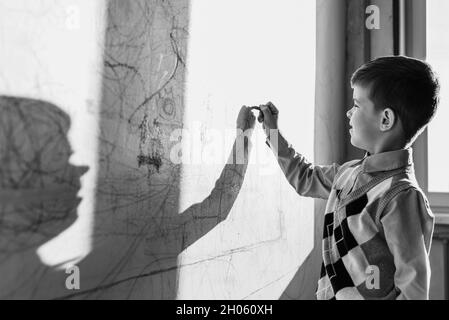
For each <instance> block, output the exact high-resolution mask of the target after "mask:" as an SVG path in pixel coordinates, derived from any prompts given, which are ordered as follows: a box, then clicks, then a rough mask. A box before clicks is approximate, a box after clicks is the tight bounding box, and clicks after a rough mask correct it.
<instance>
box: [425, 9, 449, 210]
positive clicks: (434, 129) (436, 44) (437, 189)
mask: <svg viewBox="0 0 449 320" xmlns="http://www.w3.org/2000/svg"><path fill="white" fill-rule="evenodd" d="M448 10H449V2H448V1H444V0H432V1H427V3H426V60H427V61H428V62H429V63H430V64H431V65H432V66H433V67H434V69H435V71H436V72H437V74H438V77H439V80H440V85H441V91H440V99H441V100H440V105H439V109H438V111H437V114H436V116H435V119H434V120H433V122H432V124H431V125H430V126H429V128H428V135H427V157H428V160H427V191H428V193H429V199H430V202H431V204H432V206H433V209H434V211H435V213H443V212H449V167H448V166H447V156H448V151H447V148H446V147H445V143H444V141H445V138H447V137H448V136H449V127H448V126H447V122H448V120H449V38H448V37H447V30H448V29H449V20H448V19H447V17H446V15H447V12H448Z"/></svg>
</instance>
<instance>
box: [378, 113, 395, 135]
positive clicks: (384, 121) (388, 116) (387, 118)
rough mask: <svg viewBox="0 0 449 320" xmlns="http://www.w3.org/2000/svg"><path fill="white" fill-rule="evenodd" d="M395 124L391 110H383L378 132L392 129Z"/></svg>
mask: <svg viewBox="0 0 449 320" xmlns="http://www.w3.org/2000/svg"><path fill="white" fill-rule="evenodd" d="M395 123H396V115H395V113H394V111H393V109H391V108H385V109H384V110H383V111H382V114H381V120H380V130H381V131H388V130H390V129H391V128H393V126H394V124H395Z"/></svg>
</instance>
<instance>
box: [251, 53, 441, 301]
mask: <svg viewBox="0 0 449 320" xmlns="http://www.w3.org/2000/svg"><path fill="white" fill-rule="evenodd" d="M351 87H352V88H353V99H354V106H353V107H352V108H351V109H350V110H349V111H348V112H347V117H348V118H349V125H350V127H351V129H350V135H351V144H352V145H354V146H355V147H357V148H360V149H363V150H365V151H366V155H365V157H364V158H363V159H360V160H354V161H349V162H347V163H345V164H343V165H338V164H332V165H328V166H317V165H312V164H311V163H309V162H308V161H307V160H306V159H305V158H304V157H303V156H302V155H300V154H298V153H296V152H295V150H294V149H293V148H292V146H291V145H289V144H288V142H287V141H286V140H285V138H284V137H283V136H282V134H281V133H280V132H279V131H278V125H277V122H278V121H277V120H278V110H277V109H276V107H275V106H274V105H273V104H272V103H271V102H270V103H268V104H267V105H261V106H260V108H261V116H259V122H263V127H264V129H265V132H266V134H267V137H268V138H269V139H267V144H268V145H269V146H270V147H271V148H272V150H273V151H274V152H275V154H277V160H278V163H279V165H280V167H281V169H282V171H283V172H284V174H285V176H286V177H287V179H288V181H289V182H290V184H291V185H292V186H293V187H294V188H295V189H296V191H297V192H298V193H299V194H300V195H302V196H307V197H314V198H323V199H328V202H327V205H326V213H325V216H324V229H323V240H322V258H323V262H322V265H321V275H320V279H319V281H318V288H317V292H316V295H317V298H318V299H320V300H321V299H428V296H429V283H430V266H429V257H428V254H429V250H430V244H431V239H432V233H433V226H434V216H433V214H432V212H431V210H430V207H429V203H428V201H427V199H426V196H425V195H424V193H423V191H422V190H421V189H420V187H419V186H418V184H417V181H416V178H415V175H414V171H413V160H412V149H411V148H410V146H411V145H412V143H413V142H414V141H415V139H416V138H417V136H418V135H419V134H420V133H421V132H422V131H423V130H424V128H425V127H426V126H427V124H428V123H429V121H430V120H431V119H432V118H433V116H434V114H435V111H436V107H437V105H438V100H439V99H438V92H439V84H438V80H437V79H436V77H435V75H434V73H433V71H432V69H431V67H430V66H429V65H428V64H427V63H425V62H422V61H420V60H417V59H412V58H408V57H403V56H394V57H382V58H378V59H375V60H373V61H371V62H368V63H366V64H365V65H363V66H362V67H360V68H359V69H358V70H357V71H356V72H355V73H354V74H353V76H352V78H351ZM262 115H263V117H262ZM270 134H271V137H270ZM274 137H276V138H274ZM373 277H374V278H373Z"/></svg>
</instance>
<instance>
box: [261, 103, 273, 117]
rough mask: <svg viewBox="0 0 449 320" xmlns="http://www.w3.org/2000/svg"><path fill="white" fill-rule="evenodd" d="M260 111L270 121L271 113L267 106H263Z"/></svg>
mask: <svg viewBox="0 0 449 320" xmlns="http://www.w3.org/2000/svg"><path fill="white" fill-rule="evenodd" d="M260 111H261V112H262V115H263V118H264V119H268V118H269V117H270V116H271V111H270V110H269V109H268V107H267V106H266V105H261V106H260Z"/></svg>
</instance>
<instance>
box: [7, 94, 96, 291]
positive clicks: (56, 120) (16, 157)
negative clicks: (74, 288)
mask: <svg viewBox="0 0 449 320" xmlns="http://www.w3.org/2000/svg"><path fill="white" fill-rule="evenodd" d="M69 128H70V118H69V116H68V115H67V114H66V113H65V112H63V111H62V110H61V109H59V108H58V107H57V106H55V105H53V104H51V103H48V102H45V101H40V100H35V99H28V98H19V97H9V96H0V150H1V151H0V163H1V166H0V203H1V207H0V235H1V236H0V268H1V269H2V277H1V280H0V288H2V289H1V291H0V297H1V298H3V299H8V298H35V297H37V298H38V297H39V296H42V295H43V296H46V293H45V290H41V289H42V287H44V286H51V285H58V284H59V289H63V288H64V284H65V277H66V276H67V275H66V274H65V273H64V271H56V270H55V269H52V268H48V267H46V266H45V265H44V264H42V263H41V260H40V259H39V257H38V255H37V253H36V249H37V248H38V247H39V246H40V245H42V244H43V243H45V242H47V241H48V240H50V239H52V238H54V237H56V236H57V235H59V234H60V233H61V232H62V231H64V230H65V229H66V228H68V227H69V226H70V225H71V224H72V223H73V222H74V221H75V220H76V216H77V215H76V213H77V211H76V209H77V206H78V204H79V202H80V200H81V199H80V198H78V197H77V193H78V191H79V189H80V177H81V176H82V175H83V174H84V173H85V172H86V171H87V170H88V167H85V166H74V165H72V164H70V163H69V158H70V156H71V154H72V149H71V147H70V144H69V141H68V139H67V132H68V130H69ZM65 262H68V261H65ZM41 279H52V281H56V282H55V283H53V284H52V283H40V282H39V281H40V280H41ZM56 279H58V280H56Z"/></svg>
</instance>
